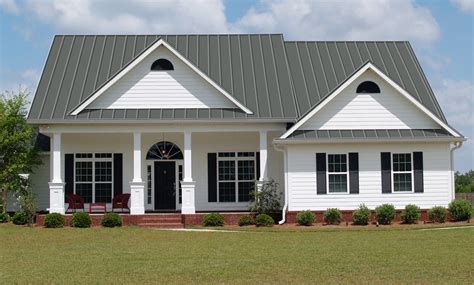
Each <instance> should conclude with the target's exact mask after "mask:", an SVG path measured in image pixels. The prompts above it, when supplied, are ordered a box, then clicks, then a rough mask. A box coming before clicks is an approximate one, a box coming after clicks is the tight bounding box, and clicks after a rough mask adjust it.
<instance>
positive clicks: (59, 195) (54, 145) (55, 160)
mask: <svg viewBox="0 0 474 285" xmlns="http://www.w3.org/2000/svg"><path fill="white" fill-rule="evenodd" d="M51 140H52V141H51V155H52V165H51V167H52V170H53V171H52V173H53V175H52V179H51V182H49V212H50V213H60V214H64V212H65V209H64V184H65V183H64V182H63V179H62V165H61V158H62V152H61V134H60V133H55V134H53V137H52V138H51Z"/></svg>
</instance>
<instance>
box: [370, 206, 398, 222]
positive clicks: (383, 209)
mask: <svg viewBox="0 0 474 285" xmlns="http://www.w3.org/2000/svg"><path fill="white" fill-rule="evenodd" d="M375 214H376V216H377V222H378V223H379V224H381V225H390V224H391V223H392V221H393V219H394V218H395V207H394V206H393V205H392V204H382V205H380V206H378V207H377V208H375Z"/></svg>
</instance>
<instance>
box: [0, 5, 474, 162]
mask: <svg viewBox="0 0 474 285" xmlns="http://www.w3.org/2000/svg"><path fill="white" fill-rule="evenodd" d="M173 33H181V34H190V33H202V34H208V33H283V35H284V38H285V40H408V41H410V43H411V44H412V46H413V48H414V50H415V53H416V55H417V57H418V59H419V60H420V62H421V65H422V68H423V70H424V72H425V73H426V76H427V78H428V81H429V82H430V84H431V87H432V89H433V91H434V93H435V95H436V97H437V98H438V101H439V103H440V105H441V107H442V109H443V112H444V114H445V116H446V117H447V119H448V122H449V123H450V124H451V125H452V126H454V128H456V129H457V130H458V131H460V132H461V133H462V134H463V135H464V136H466V137H468V138H473V137H474V116H473V113H474V95H473V94H474V47H473V42H474V0H445V1H441V0H416V1H415V0H392V1H388V0H387V1H385V0H345V1H342V0H333V1H329V0H325V1H315V0H274V1H270V0H254V1H251V0H134V1H132V0H129V1H126V0H22V1H20V0H0V92H3V91H4V90H9V91H15V90H18V88H20V86H21V88H28V90H29V91H30V92H31V93H32V94H34V91H35V89H36V86H37V84H38V80H39V77H40V75H41V71H42V68H43V66H44V63H45V60H46V57H47V54H48V50H49V47H50V45H51V42H52V39H53V36H54V35H55V34H173ZM473 145H474V144H473V143H472V141H471V140H468V141H467V142H465V143H464V145H463V147H462V148H461V149H460V150H457V151H456V152H455V168H456V169H457V170H460V171H467V170H469V169H473V168H474V148H473Z"/></svg>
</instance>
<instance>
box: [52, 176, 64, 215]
mask: <svg viewBox="0 0 474 285" xmlns="http://www.w3.org/2000/svg"><path fill="white" fill-rule="evenodd" d="M48 184H49V212H50V213H59V214H62V215H64V214H65V212H66V209H65V207H64V185H66V183H64V182H49V183H48Z"/></svg>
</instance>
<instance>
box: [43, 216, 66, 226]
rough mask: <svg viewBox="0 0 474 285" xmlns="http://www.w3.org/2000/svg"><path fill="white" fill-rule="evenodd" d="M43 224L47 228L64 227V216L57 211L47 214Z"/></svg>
mask: <svg viewBox="0 0 474 285" xmlns="http://www.w3.org/2000/svg"><path fill="white" fill-rule="evenodd" d="M44 226H45V227H47V228H62V227H64V216H63V215H61V214H59V213H51V214H47V215H46V217H45V218H44Z"/></svg>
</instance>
